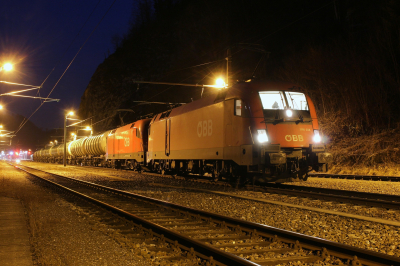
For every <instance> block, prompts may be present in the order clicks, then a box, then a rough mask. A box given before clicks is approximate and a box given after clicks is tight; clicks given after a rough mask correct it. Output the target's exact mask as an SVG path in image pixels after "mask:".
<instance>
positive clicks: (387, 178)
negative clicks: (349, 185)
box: [308, 173, 400, 182]
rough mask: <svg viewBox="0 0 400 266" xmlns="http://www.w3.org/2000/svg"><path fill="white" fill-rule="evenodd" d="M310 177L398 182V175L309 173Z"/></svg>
mask: <svg viewBox="0 0 400 266" xmlns="http://www.w3.org/2000/svg"><path fill="white" fill-rule="evenodd" d="M308 175H309V176H310V177H324V178H339V179H355V180H372V181H390V182H400V176H383V175H353V174H327V173H309V174H308Z"/></svg>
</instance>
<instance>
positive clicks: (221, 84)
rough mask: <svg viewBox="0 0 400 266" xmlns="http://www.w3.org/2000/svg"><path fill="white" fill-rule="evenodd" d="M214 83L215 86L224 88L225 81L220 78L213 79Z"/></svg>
mask: <svg viewBox="0 0 400 266" xmlns="http://www.w3.org/2000/svg"><path fill="white" fill-rule="evenodd" d="M215 84H216V85H217V88H221V89H222V88H225V81H224V80H223V79H222V78H218V79H217V80H216V81H215Z"/></svg>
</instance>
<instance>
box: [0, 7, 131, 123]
mask: <svg viewBox="0 0 400 266" xmlns="http://www.w3.org/2000/svg"><path fill="white" fill-rule="evenodd" d="M113 2H114V0H84V1H82V0H57V1H54V0H34V1H27V0H13V1H1V2H0V10H1V12H0V63H3V62H5V61H11V62H12V63H14V64H15V65H14V71H13V72H4V71H2V72H0V80H1V81H9V82H16V83H23V84H30V85H40V84H42V82H43V81H44V80H45V79H46V77H47V76H48V75H49V73H50V72H51V70H52V69H53V68H54V67H55V66H56V65H57V63H58V62H59V64H58V65H57V66H56V69H55V71H54V72H52V74H51V75H50V77H49V78H48V80H47V81H46V82H45V83H44V85H43V88H42V89H41V90H40V96H41V97H46V96H47V95H48V94H49V92H50V91H51V90H52V89H53V87H54V86H55V84H56V82H57V80H58V79H59V78H60V76H61V75H62V73H63V72H64V71H65V69H66V68H67V66H68V64H69V63H70V62H71V60H72V59H73V57H74V56H75V54H76V53H77V52H78V50H79V49H80V47H81V46H82V45H83V43H84V42H85V40H86V39H87V37H88V36H89V35H90V33H91V32H92V31H93V29H94V28H95V27H96V25H97V24H98V23H99V21H100V20H101V18H102V17H103V16H104V14H105V13H106V12H107V10H108V8H109V7H110V6H111V5H112V3H113ZM133 2H134V1H133V0H116V1H115V3H114V5H113V6H112V7H111V9H110V11H109V12H108V13H107V15H106V16H105V18H104V19H103V20H102V21H101V22H100V24H99V26H98V27H97V29H96V30H95V31H94V33H93V35H92V36H91V37H90V39H89V40H88V42H87V43H86V45H85V46H84V47H83V48H82V50H81V51H80V53H79V54H78V56H77V57H76V59H75V61H74V62H73V63H72V65H71V67H70V68H69V69H68V71H67V72H66V74H65V75H64V77H63V78H62V79H61V81H60V82H59V84H58V85H57V86H56V87H55V89H54V91H53V93H52V94H51V95H50V96H49V97H50V98H56V99H60V101H59V102H58V103H57V102H49V103H45V104H44V105H43V106H42V107H41V108H40V109H39V110H38V111H37V112H36V113H35V114H34V115H33V116H32V118H31V119H30V120H31V121H32V122H33V123H34V124H36V125H37V126H38V127H41V128H49V129H50V128H61V127H63V113H64V110H67V109H74V110H78V107H79V104H80V99H81V96H82V95H83V93H84V91H85V89H86V86H87V85H88V83H89V81H90V78H91V76H92V75H93V73H94V71H95V70H96V68H97V66H98V65H99V64H100V63H102V62H103V60H104V59H105V57H106V56H107V55H108V54H111V53H113V52H114V45H113V43H112V38H113V36H115V35H119V36H123V35H124V34H126V33H127V31H128V28H129V20H130V16H131V13H132V8H133ZM98 3H99V4H98ZM97 4H98V6H97V8H96V9H95V10H94V12H93V14H92V16H91V17H90V18H89V20H88V22H87V23H86V25H85V26H84V28H83V30H82V31H81V32H80V34H79V36H78V37H77V38H76V40H75V41H74V43H73V44H72V46H71V47H70V48H69V50H68V51H67V52H66V50H67V48H68V47H69V45H70V44H71V42H72V41H73V40H74V38H75V36H76V35H77V34H78V32H79V31H80V29H81V28H82V26H83V25H84V23H85V21H86V20H87V19H88V17H89V15H90V14H91V13H92V11H93V9H94V8H95V7H96V5H97ZM65 52H66V53H65ZM64 53H65V55H64V56H63V54H64ZM60 60H61V61H60ZM25 88H26V87H21V86H14V85H13V86H11V85H5V84H2V83H0V92H1V93H4V92H10V91H15V90H21V89H25ZM24 95H31V96H36V92H35V91H32V92H25V93H24ZM0 103H1V104H2V105H3V106H4V107H5V109H6V110H9V111H11V112H14V113H18V114H21V115H23V116H25V117H29V116H30V115H31V114H32V113H33V112H34V111H35V110H36V109H37V108H38V107H39V106H40V104H41V102H40V100H37V99H28V98H20V97H10V96H3V97H0ZM9 130H16V129H9Z"/></svg>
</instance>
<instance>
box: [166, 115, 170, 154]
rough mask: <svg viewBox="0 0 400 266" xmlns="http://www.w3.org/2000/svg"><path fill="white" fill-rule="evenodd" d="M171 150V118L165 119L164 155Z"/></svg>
mask: <svg viewBox="0 0 400 266" xmlns="http://www.w3.org/2000/svg"><path fill="white" fill-rule="evenodd" d="M170 152H171V118H169V119H165V155H166V156H169V154H170Z"/></svg>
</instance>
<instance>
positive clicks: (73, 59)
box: [15, 0, 117, 133]
mask: <svg viewBox="0 0 400 266" xmlns="http://www.w3.org/2000/svg"><path fill="white" fill-rule="evenodd" d="M116 1H117V0H114V1H113V2H112V4H111V5H110V7H109V8H108V9H107V11H106V13H105V14H104V15H103V17H102V18H101V19H100V21H99V22H98V23H97V25H96V26H95V27H94V29H93V30H92V32H91V33H90V34H89V36H88V37H87V38H86V40H85V42H84V43H83V44H82V46H81V47H80V48H79V50H78V52H77V53H76V54H75V56H74V58H72V60H71V62H70V63H69V64H68V66H67V68H66V69H65V71H64V72H63V73H62V75H61V77H60V78H59V79H58V80H57V82H56V84H55V85H54V87H53V88H52V89H51V91H50V92H49V94H48V95H47V97H46V98H49V97H50V95H51V93H52V92H53V91H54V89H55V88H56V86H57V85H58V83H59V82H60V80H61V79H62V78H63V77H64V75H65V73H66V72H67V70H68V69H69V67H70V66H71V65H72V63H73V62H74V61H75V58H76V57H77V56H78V54H79V53H80V51H81V50H82V48H83V47H84V46H85V44H86V43H87V41H88V40H89V38H90V37H91V36H92V35H93V33H94V31H95V30H96V29H97V27H98V26H99V25H100V23H101V22H102V21H103V19H104V18H105V16H106V15H107V14H108V12H109V11H110V10H111V8H112V6H113V5H114V4H115V2H116ZM99 2H100V1H99ZM97 5H98V4H97ZM97 5H96V7H97ZM96 7H95V8H96ZM92 13H93V12H92ZM92 13H91V14H92ZM91 14H90V15H91ZM85 23H86V22H85ZM46 79H47V78H46ZM44 103H45V101H44V102H42V103H41V104H40V105H39V107H38V108H37V109H36V110H35V111H34V112H33V113H32V114H31V115H30V116H29V118H28V119H27V120H26V121H25V122H24V123H23V124H22V125H20V127H19V128H18V129H17V130H16V131H15V133H17V132H18V131H19V130H21V128H22V127H23V126H24V125H25V124H26V122H27V121H28V120H29V119H30V118H31V117H32V116H33V115H34V114H35V113H36V112H37V111H38V110H39V108H40V107H42V106H43V104H44Z"/></svg>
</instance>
